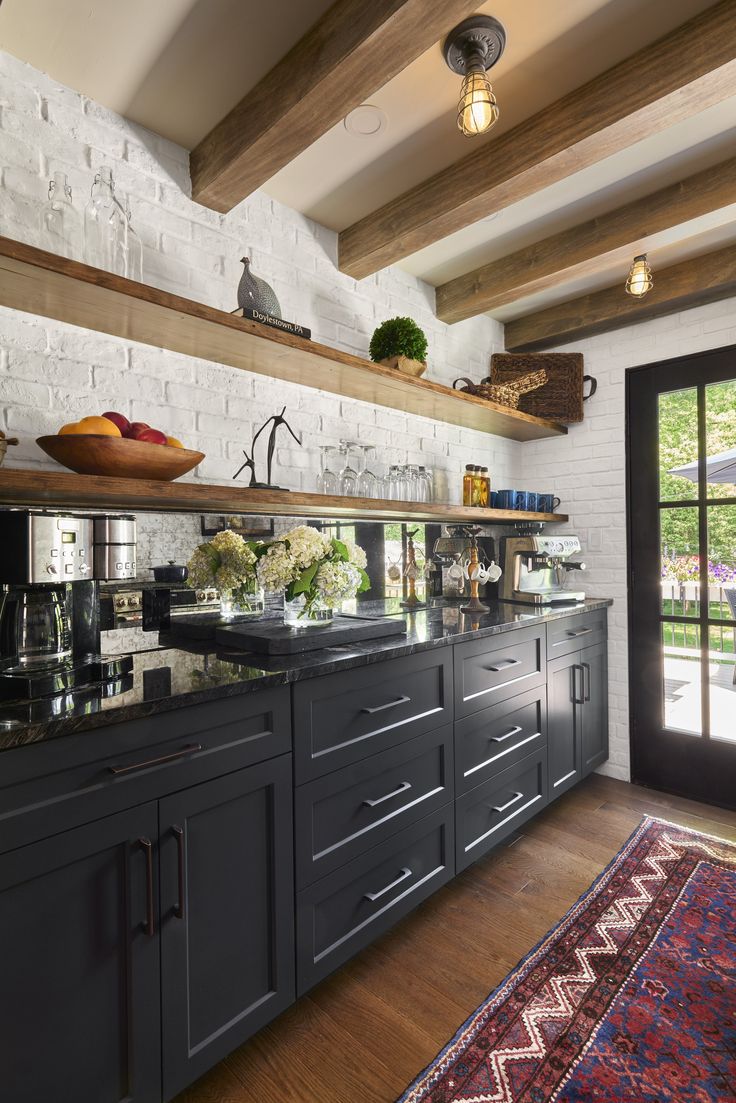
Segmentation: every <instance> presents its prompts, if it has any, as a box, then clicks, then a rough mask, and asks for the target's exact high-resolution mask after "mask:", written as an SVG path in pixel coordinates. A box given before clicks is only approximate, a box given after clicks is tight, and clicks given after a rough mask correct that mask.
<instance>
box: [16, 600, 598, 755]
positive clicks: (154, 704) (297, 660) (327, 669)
mask: <svg viewBox="0 0 736 1103" xmlns="http://www.w3.org/2000/svg"><path fill="white" fill-rule="evenodd" d="M460 604H461V602H459V601H458V602H449V601H444V600H436V601H434V602H433V604H432V607H431V608H427V609H421V610H417V611H416V612H413V613H407V612H406V611H405V610H402V609H401V608H400V606H399V604H398V601H386V602H383V601H382V602H364V603H361V605H360V613H361V615H368V616H381V615H386V616H401V617H403V618H404V619H405V620H406V625H407V634H406V635H405V636H389V637H386V638H385V639H374V640H368V641H365V642H363V643H356V644H352V645H350V646H343V647H327V648H322V649H321V650H318V651H310V652H307V653H305V654H302V655H293V656H284V657H279V658H278V659H272V658H269V657H266V656H263V655H254V654H249V653H246V652H237V651H227V650H223V649H222V648H219V647H218V648H217V649H215V648H214V645H213V646H211V647H210V648H209V649H206V648H201V647H200V648H198V647H196V646H188V645H183V644H182V643H181V642H180V641H178V640H175V638H174V637H169V638H168V639H167V638H166V637H165V636H162V637H159V638H157V637H155V636H154V638H153V641H152V644H151V646H150V648H149V649H148V650H135V652H134V653H133V673H132V675H131V676H129V677H128V678H127V680H123V681H122V682H121V683H120V685H119V686H117V687H115V689H116V690H118V689H119V692H116V693H115V695H114V696H108V695H107V694H108V693H109V692H110V687H108V689H107V690H106V691H103V690H102V689H101V687H99V686H97V687H89V686H88V687H84V688H83V689H80V690H75V691H71V692H69V693H67V694H65V695H63V697H60V698H58V699H55V701H54V707H55V715H53V716H52V717H49V716H48V709H49V703H48V701H46V702H41V703H39V704H38V705H37V706H36V707H35V708H34V707H33V706H32V705H29V704H28V703H22V702H19V703H16V704H14V703H12V702H0V750H8V749H11V748H13V747H19V746H24V745H26V744H29V743H37V742H42V741H44V740H48V739H55V738H58V737H60V736H65V735H70V734H74V733H77V732H82V731H91V730H93V729H99V728H101V727H103V726H105V725H107V724H116V723H120V722H121V721H123V720H134V719H137V718H139V717H142V716H151V715H153V714H156V713H160V712H165V711H168V710H170V709H175V708H181V707H183V706H186V705H194V704H200V703H202V702H205V701H209V700H215V699H218V698H222V697H232V696H236V695H238V694H241V693H249V692H251V691H252V690H257V689H262V688H264V687H266V686H278V685H286V684H287V683H290V682H297V681H301V680H302V679H304V678H313V677H316V676H319V675H321V674H330V673H332V672H333V671H337V670H348V669H350V668H351V667H356V666H366V665H368V664H369V663H374V662H381V661H382V660H384V659H388V658H398V657H400V656H402V655H411V654H414V653H415V652H418V651H425V650H428V649H429V648H433V647H445V646H447V645H448V644H453V643H461V642H463V641H464V640H472V639H480V638H482V637H485V636H493V635H496V634H498V633H501V632H508V631H513V629H515V628H523V627H525V626H527V625H530V624H538V623H540V622H544V621H549V620H555V619H557V618H559V617H569V616H574V615H575V614H576V613H580V612H588V611H591V610H593V609H602V608H604V607H606V606H608V605H611V604H612V601H611V600H609V599H603V598H601V599H589V600H587V601H585V602H583V603H580V604H576V605H565V606H561V607H557V608H554V609H549V608H548V609H544V610H542V609H535V608H534V607H533V606H522V605H510V604H504V603H500V602H497V603H494V604H493V605H492V606H491V608H490V610H489V612H488V613H486V614H485V615H483V616H481V617H479V618H478V619H476V618H475V617H472V618H471V617H470V616H468V615H466V614H464V613H461V612H460ZM315 631H318V629H315ZM107 635H108V636H109V635H111V634H110V633H108V634H107Z"/></svg>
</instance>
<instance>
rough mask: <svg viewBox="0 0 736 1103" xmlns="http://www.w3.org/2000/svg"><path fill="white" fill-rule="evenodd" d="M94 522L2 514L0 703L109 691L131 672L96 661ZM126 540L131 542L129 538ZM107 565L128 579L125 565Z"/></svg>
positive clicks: (116, 663)
mask: <svg viewBox="0 0 736 1103" xmlns="http://www.w3.org/2000/svg"><path fill="white" fill-rule="evenodd" d="M99 520H100V519H99V518H97V519H95V518H93V517H82V516H75V515H72V514H64V513H47V512H45V511H41V510H26V509H8V510H3V511H2V512H0V533H2V539H1V540H0V699H3V700H15V701H34V700H37V699H38V698H47V697H51V696H53V695H57V694H64V693H68V692H69V691H70V690H73V689H75V688H77V687H79V686H89V685H92V684H95V683H108V682H111V681H112V680H115V679H120V678H121V677H123V676H124V675H127V674H129V673H130V671H131V670H132V659H130V657H128V656H123V657H121V658H115V659H103V658H102V657H101V655H100V616H99V594H98V577H97V576H96V574H95V570H94V566H93V564H94V561H95V524H96V521H99ZM106 520H111V519H109V518H107V519H106ZM126 520H128V519H127V518H126ZM103 529H104V527H103ZM126 532H127V535H128V537H130V538H132V539H133V542H134V539H135V536H134V531H133V530H131V529H130V527H128V528H127V529H126ZM112 560H113V570H114V569H115V568H114V562H119V563H120V569H121V570H122V571H125V569H126V568H125V563H126V560H124V559H122V560H120V559H118V560H115V556H113V557H112ZM130 562H131V560H130V559H128V560H127V563H128V565H129V564H130ZM104 577H106V576H104Z"/></svg>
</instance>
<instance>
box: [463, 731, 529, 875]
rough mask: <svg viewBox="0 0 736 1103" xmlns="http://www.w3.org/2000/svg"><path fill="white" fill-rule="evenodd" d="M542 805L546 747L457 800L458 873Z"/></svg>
mask: <svg viewBox="0 0 736 1103" xmlns="http://www.w3.org/2000/svg"><path fill="white" fill-rule="evenodd" d="M546 803H547V749H546V747H542V748H541V750H539V751H537V752H536V754H533V755H530V756H529V757H528V758H525V759H523V760H522V761H521V762H518V763H517V764H516V765H515V766H511V767H510V768H509V769H508V770H504V771H503V773H501V774H499V775H498V777H495V778H491V780H490V781H486V782H484V784H483V785H479V786H477V788H475V789H473V790H471V792H469V793H466V794H465V795H464V796H462V797H460V798H459V800H458V801H457V802H456V805H455V810H456V839H457V853H456V863H457V869H458V872H459V871H460V870H461V869H465V867H466V866H469V865H470V864H471V862H474V861H475V860H476V858H480V857H481V855H483V854H485V853H486V852H487V851H488V850H491V848H492V847H494V846H496V844H497V843H499V842H501V840H502V839H505V838H506V836H507V835H510V834H511V832H512V831H515V830H516V828H517V827H519V825H520V824H522V823H525V822H526V821H527V820H528V819H530V818H531V817H532V816H535V815H536V814H537V812H539V811H541V809H542V808H544V806H545V804H546Z"/></svg>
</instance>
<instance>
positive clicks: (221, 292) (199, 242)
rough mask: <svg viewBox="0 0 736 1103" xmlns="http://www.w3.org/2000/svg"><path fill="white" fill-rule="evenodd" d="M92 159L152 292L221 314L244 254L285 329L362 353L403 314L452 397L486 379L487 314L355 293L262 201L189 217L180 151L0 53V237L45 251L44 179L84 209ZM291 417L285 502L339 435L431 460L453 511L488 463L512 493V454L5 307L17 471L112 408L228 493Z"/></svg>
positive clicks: (284, 460)
mask: <svg viewBox="0 0 736 1103" xmlns="http://www.w3.org/2000/svg"><path fill="white" fill-rule="evenodd" d="M103 163H107V164H109V165H111V166H112V169H113V174H114V177H115V180H116V184H117V187H118V189H119V191H121V192H123V193H124V194H126V195H129V196H130V204H131V207H132V210H133V224H134V226H135V228H136V230H137V232H138V233H139V235H140V237H141V240H142V242H143V245H144V279H145V281H146V282H147V283H151V284H154V285H155V286H158V287H161V288H163V289H164V290H167V291H173V292H177V293H179V294H182V295H185V296H187V297H189V298H192V299H196V300H198V301H201V302H206V303H208V304H209V305H211V306H215V307H218V308H220V309H224V310H231V309H233V307H234V306H235V305H236V288H237V284H238V280H239V278H240V274H241V272H242V266H241V264H240V258H241V257H242V256H244V255H245V254H246V253H249V254H250V255H251V257H252V260H253V268H254V270H255V271H256V272H257V273H259V274H261V275H262V276H263V277H264V278H266V279H268V280H269V282H270V283H272V284H273V286H274V288H275V290H276V292H277V294H278V296H279V298H280V301H281V305H282V309H283V312H284V315H285V317H287V318H293V319H296V320H298V321H301V322H303V323H305V324H307V325H309V326H310V327H311V329H312V332H313V337H314V339H315V340H316V341H323V342H324V343H325V344H328V345H332V346H334V347H337V348H342V349H344V350H345V351H347V352H352V353H356V354H358V355H361V356H366V355H367V350H368V342H369V340H370V335H371V333H372V332H373V330H374V328H375V327H376V325H378V324H379V322H381V321H382V320H383V319H385V318H387V317H390V316H391V315H393V314H396V313H404V314H410V315H411V316H412V317H414V318H415V319H416V321H417V322H418V323H419V324H420V325H421V326H422V327H423V328H424V330H425V332H426V333H427V337H428V339H429V371H428V378H432V379H435V380H438V381H440V382H443V383H448V384H451V383H452V380H453V379H454V378H456V377H457V376H458V375H470V376H473V377H474V378H476V379H479V378H481V377H482V376H483V375H485V374H487V366H488V363H489V359H490V355H491V353H492V352H493V351H496V350H498V349H500V348H501V347H502V343H503V333H502V327H501V326H500V325H499V324H498V323H496V322H493V321H492V320H491V319H489V318H485V317H483V318H477V319H473V320H471V321H468V322H464V323H462V324H460V325H457V326H454V327H449V326H446V325H444V324H443V323H442V322H439V321H438V320H437V319H436V318H435V316H434V291H433V289H432V288H431V287H429V286H428V285H427V284H423V283H421V282H420V281H419V280H416V279H414V278H413V277H412V276H410V275H408V274H407V273H405V272H403V271H401V270H400V269H395V268H394V269H388V270H386V271H384V272H381V273H379V274H377V275H375V276H371V277H369V278H368V279H366V280H364V281H362V282H357V281H356V280H353V279H351V278H350V277H348V276H344V275H343V274H342V273H340V272H339V271H338V270H337V267H336V264H335V261H336V256H337V238H336V235H335V234H334V233H333V232H332V231H330V230H327V229H325V228H324V227H323V226H319V225H317V224H316V223H314V222H312V221H310V220H309V219H307V218H304V217H303V216H302V215H300V214H298V213H297V212H295V211H292V210H289V209H288V208H286V207H283V206H282V205H280V204H278V203H275V202H274V201H272V200H271V199H269V198H268V196H267V195H265V194H264V193H262V192H259V193H257V194H256V195H254V196H252V197H251V198H250V199H248V200H247V201H246V202H244V203H242V204H240V205H239V206H238V207H237V208H236V209H235V210H234V211H232V212H230V214H228V215H224V216H223V215H220V214H217V213H215V212H213V211H210V210H208V209H207V208H205V207H201V206H199V205H198V204H196V203H193V202H192V200H191V199H190V197H189V171H188V155H187V152H186V151H185V150H184V149H181V148H180V147H178V146H176V145H174V144H173V143H172V142H168V141H166V140H164V139H163V138H160V137H158V136H157V135H155V134H152V133H150V132H148V131H146V130H144V129H143V128H141V127H139V126H136V125H135V124H133V123H131V122H129V121H128V120H126V119H123V118H121V117H120V116H118V115H115V114H114V113H112V112H110V111H108V110H106V109H105V108H104V107H102V106H100V105H99V104H96V103H94V102H93V101H91V100H88V99H86V98H85V97H83V96H81V95H78V94H77V93H76V92H74V91H72V90H71V89H68V88H63V87H60V86H59V85H58V84H57V83H56V82H54V81H53V80H51V79H50V78H49V77H47V76H46V75H44V74H42V73H40V72H38V71H37V70H35V69H32V68H30V67H29V66H27V65H25V64H23V63H22V62H20V61H18V60H17V59H15V58H13V57H11V56H10V55H8V54H0V171H1V172H2V176H1V177H0V233H3V234H5V235H7V236H8V237H13V238H17V239H20V240H23V241H27V242H30V243H31V244H40V238H39V227H40V212H41V207H42V204H43V202H44V200H45V198H46V190H47V181H48V179H49V177H50V176H51V174H52V173H53V172H54V171H56V170H60V171H63V172H66V173H67V175H68V177H69V180H70V182H71V184H72V188H73V194H74V201H75V204H76V205H77V207H78V209H79V211H80V213H81V212H83V209H84V204H85V202H86V200H87V197H88V196H89V189H90V185H91V182H92V179H93V175H94V172H95V171H96V170H97V169H98V168H99V166H100V165H101V164H103ZM284 404H286V406H287V407H288V410H287V416H288V417H289V419H290V421H291V423H292V424H293V425H294V427H295V429H296V430H297V431H298V432H299V433H300V434H301V436H302V440H303V449H299V448H297V447H296V446H293V447H292V446H290V444H289V443H288V442H287V438H286V437H285V436H284V437H282V438H280V445H279V448H278V451H277V454H276V465H275V472H274V475H275V478H276V480H277V481H279V482H281V483H282V484H283V485H285V486H289V487H292V488H293V489H305V490H313V489H315V480H316V474H317V466H318V460H317V448H318V445H319V444H329V443H335V442H337V440H339V439H340V438H344V437H359V439H360V440H362V441H363V442H371V441H372V442H374V443H375V444H376V445H377V447H378V450H379V454H380V459H381V461H382V462H383V463H406V462H424V461H425V460H428V461H429V463H431V464H432V465H433V466H434V468H435V469H436V472H437V481H438V485H439V489H440V492H441V493H442V495H443V497H446V498H447V499H448V500H451V501H452V500H454V501H458V500H459V499H460V494H461V472H462V469H463V466H464V464H465V463H466V462H468V461H471V460H474V461H476V462H478V463H486V464H488V466H489V467H490V468H491V471H492V474H493V476H494V479H495V481H496V484H497V485H499V484H500V483H504V484H505V485H509V484H511V485H513V478H514V472H515V471H517V470H518V466H519V463H520V455H521V446H520V445H518V444H516V443H515V442H512V441H506V440H502V439H500V438H495V437H489V436H487V435H486V434H483V433H477V432H473V431H470V430H463V431H462V433H461V431H460V430H458V429H455V428H454V427H451V426H446V425H444V424H442V423H440V422H433V421H430V420H428V419H426V418H419V417H413V416H409V415H406V414H404V413H403V412H402V411H396V412H394V411H392V410H390V409H387V408H383V407H374V406H372V405H370V404H367V403H362V402H355V401H351V400H348V399H340V398H339V396H336V395H330V394H324V393H322V392H320V391H316V390H312V389H309V388H306V387H300V386H296V385H294V384H288V383H281V382H278V381H271V380H268V379H266V378H264V377H261V376H257V375H252V374H250V373H247V372H240V371H237V370H235V369H232V368H223V367H220V366H218V365H214V364H210V363H207V362H205V361H202V360H195V359H191V358H188V357H184V356H179V355H175V354H173V353H168V352H164V351H160V350H157V349H153V348H148V347H145V346H141V345H134V344H132V343H130V342H125V341H122V340H118V339H116V338H112V337H105V336H103V335H99V334H90V333H86V332H85V331H83V330H79V329H75V328H73V327H71V326H65V325H60V324H55V323H51V322H47V321H44V320H42V319H39V318H36V317H33V316H31V315H24V314H20V313H17V312H13V311H9V310H0V428H3V429H4V430H5V431H7V432H11V433H15V434H17V435H18V436H20V437H21V438H22V444H21V446H20V447H19V448H17V449H14V450H13V452H12V453H11V454H10V459H9V461H8V462H10V463H14V464H19V465H20V464H22V465H25V466H27V465H29V464H31V465H38V466H49V465H51V461H50V460H48V459H47V458H46V457H45V456H44V455H43V453H41V452H40V450H39V449H38V447H37V446H36V444H35V443H34V438H35V437H36V436H37V435H40V434H41V433H49V432H53V431H55V430H56V429H57V428H58V427H59V425H61V424H62V423H63V422H64V421H68V420H70V419H73V418H77V417H80V416H82V415H84V414H89V413H101V412H102V411H103V410H107V409H118V410H120V411H121V412H122V413H124V414H126V415H127V416H129V417H131V418H134V419H139V420H143V421H148V422H150V423H151V424H154V425H157V426H159V427H161V428H162V429H164V430H166V431H168V432H170V433H172V434H174V435H175V436H180V437H181V438H182V439H183V441H184V443H185V444H187V445H189V446H191V447H192V448H198V449H200V450H201V451H203V452H206V454H207V458H206V459H205V460H204V461H203V463H202V464H201V465H200V467H199V468H198V469H197V471H196V473H195V476H194V477H196V478H200V479H203V480H205V481H207V482H218V481H227V480H229V479H230V478H231V476H232V474H233V472H234V471H235V470H236V468H237V467H238V466H239V464H240V462H242V451H241V450H242V448H243V446H244V445H245V446H248V445H249V444H250V440H251V437H252V434H253V432H254V430H255V429H256V428H257V427H258V425H259V424H261V423H262V422H263V421H264V420H265V419H266V418H267V417H269V416H270V415H271V414H272V413H273V412H274V410H276V409H279V408H280V407H281V406H283V405H284Z"/></svg>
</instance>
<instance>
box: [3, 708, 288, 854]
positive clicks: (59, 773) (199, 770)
mask: <svg viewBox="0 0 736 1103" xmlns="http://www.w3.org/2000/svg"><path fill="white" fill-rule="evenodd" d="M290 750H291V709H290V700H289V689H288V687H287V686H282V687H279V688H278V689H264V690H258V691H255V692H253V693H248V694H243V695H242V696H236V697H231V698H227V699H224V700H216V701H211V702H207V703H206V704H201V705H192V706H189V707H185V708H180V709H171V710H170V711H168V712H164V713H161V714H159V715H156V716H150V717H146V718H145V719H141V720H131V721H126V722H123V723H121V724H110V725H109V726H106V727H102V728H100V729H99V730H98V731H91V732H84V733H81V734H79V735H70V736H66V737H63V738H60V739H55V740H50V741H49V742H48V743H43V744H38V745H36V746H33V745H31V746H28V747H19V748H17V749H16V750H12V751H5V752H3V776H2V782H1V783H0V851H2V850H10V849H12V848H14V847H16V846H21V845H24V844H25V843H28V842H32V841H34V840H35V839H40V838H44V837H45V836H47V835H52V834H55V833H56V832H57V831H64V830H67V829H68V828H71V827H76V826H78V825H79V824H83V823H87V822H89V821H90V820H92V819H95V818H96V817H98V816H107V815H110V814H111V813H113V812H117V811H119V810H121V809H123V808H130V807H132V806H133V805H134V804H141V803H143V802H144V801H146V800H155V799H157V798H159V797H162V796H165V795H166V794H168V793H172V792H175V791H176V790H178V789H184V788H186V787H187V786H189V785H195V784H197V783H199V782H201V781H208V780H209V779H210V778H213V777H218V776H220V775H222V774H226V773H229V772H230V771H232V770H237V769H240V768H241V767H243V766H250V765H252V764H254V763H256V762H262V761H264V760H266V759H269V758H275V757H276V756H277V755H280V754H284V753H286V752H288V751H290Z"/></svg>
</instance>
